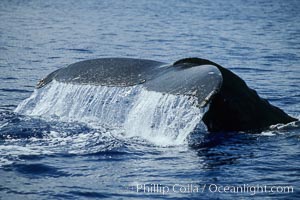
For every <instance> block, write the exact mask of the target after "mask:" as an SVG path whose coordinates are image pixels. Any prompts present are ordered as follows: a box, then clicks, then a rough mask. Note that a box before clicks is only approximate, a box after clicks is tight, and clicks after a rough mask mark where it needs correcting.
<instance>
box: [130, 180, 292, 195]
mask: <svg viewBox="0 0 300 200" xmlns="http://www.w3.org/2000/svg"><path fill="white" fill-rule="evenodd" d="M130 190H132V191H134V192H136V193H145V194H146V193H148V194H162V195H166V194H168V193H204V192H209V193H216V194H218V193H223V194H224V193H232V194H233V193H240V194H242V193H245V194H249V195H256V194H261V193H266V194H276V193H277V194H278V193H293V192H294V187H293V186H290V185H260V184H256V185H251V184H241V185H221V184H214V183H210V184H192V183H191V184H176V183H175V184H170V185H163V184H157V183H151V184H136V185H134V186H132V187H130Z"/></svg>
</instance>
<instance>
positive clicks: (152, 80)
mask: <svg viewBox="0 0 300 200" xmlns="http://www.w3.org/2000/svg"><path fill="white" fill-rule="evenodd" d="M52 80H56V81H58V82H64V83H72V84H91V85H100V86H112V87H113V86H119V87H129V86H134V85H138V84H141V85H142V86H143V87H144V88H145V89H147V90H149V91H156V92H161V93H168V94H175V95H187V96H195V97H197V100H198V106H199V107H205V106H208V111H207V112H206V113H205V114H204V116H203V118H202V120H203V122H204V123H205V125H206V126H207V130H208V131H209V132H219V131H247V132H251V131H262V130H265V129H267V128H268V127H269V126H270V125H274V124H279V123H282V124H286V123H290V122H293V121H297V119H295V118H293V117H291V116H289V115H288V114H286V113H285V112H284V111H283V110H281V109H280V108H278V107H275V106H273V105H271V104H270V103H269V102H268V101H267V100H266V99H263V98H261V97H260V96H259V95H258V94H257V92H256V91H255V90H253V89H251V88H249V87H248V86H247V84H246V83H245V81H244V80H242V79H241V78H240V77H239V76H237V75H236V74H234V73H233V72H231V71H230V70H228V69H226V68H224V67H222V66H221V65H219V64H217V63H214V62H212V61H210V60H206V59H202V58H185V59H181V60H178V61H176V62H174V63H173V64H168V63H163V62H158V61H153V60H145V59H134V58H101V59H93V60H86V61H81V62H77V63H74V64H71V65H69V66H67V67H65V68H61V69H58V70H56V71H54V72H52V73H50V74H49V75H48V76H46V77H45V78H44V79H42V80H41V81H40V82H39V83H38V85H37V88H41V87H44V86H45V85H47V84H48V83H50V82H51V81H52Z"/></svg>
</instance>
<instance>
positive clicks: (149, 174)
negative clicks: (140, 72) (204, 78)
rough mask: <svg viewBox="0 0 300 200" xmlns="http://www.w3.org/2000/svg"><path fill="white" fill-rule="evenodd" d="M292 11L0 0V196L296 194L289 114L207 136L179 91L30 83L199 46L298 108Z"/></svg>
mask: <svg viewBox="0 0 300 200" xmlns="http://www.w3.org/2000/svg"><path fill="white" fill-rule="evenodd" d="M299 10H300V2H299V1H298V0H294V1H293V0H285V1H276V0H275V1H266V0H258V1H243V0H228V1H221V0H216V1H211V0H202V1H196V0H194V1H193V0H187V1H181V0H170V1H159V0H157V1H156V0H154V1H147V0H139V1H137V0H136V1H133V0H125V1H108V0H103V1H96V0H87V1H75V0H73V1H72V0H64V1H61V0H53V1H42V0H40V1H38V0H36V1H21V0H20V1H17V0H1V1H0V199H3V200H9V199H39V200H40V199H100V198H106V199H234V198H237V199H299V198H300V128H299V124H289V125H287V126H282V125H276V126H274V127H272V129H270V130H268V131H264V132H262V133H253V134H247V133H215V134H209V133H208V132H207V131H206V129H205V126H204V125H203V124H202V123H201V116H202V115H203V113H204V112H205V109H202V110H200V109H199V108H196V107H195V106H194V104H193V99H188V98H186V97H184V96H175V95H163V94H160V93H155V92H149V91H145V90H143V89H141V88H140V87H139V86H136V87H129V88H118V87H111V88H109V87H103V86H102V87H100V86H92V85H84V86H79V85H70V84H65V83H58V82H55V81H54V82H52V83H51V84H49V85H47V86H46V87H44V88H42V89H41V90H39V91H36V90H35V85H36V83H37V82H38V80H40V79H41V78H44V77H45V76H46V75H47V74H49V73H50V72H52V71H54V70H56V69H59V68H62V67H65V66H67V65H69V64H71V63H74V62H78V61H82V60H87V59H94V58H104V57H132V58H143V59H152V60H157V61H163V62H167V63H172V62H174V61H176V60H178V59H181V58H186V57H200V58H206V59H210V60H212V61H214V62H216V63H218V64H220V65H222V66H224V67H227V68H229V69H230V70H232V71H233V72H234V73H236V74H238V75H239V76H240V77H242V78H243V79H244V80H245V81H246V82H247V84H248V85H249V86H250V87H252V88H253V89H255V90H257V92H258V93H259V94H260V96H261V97H263V98H267V99H268V100H269V101H270V102H271V103H272V104H274V105H276V106H278V107H280V108H282V109H283V110H284V111H285V112H287V113H288V114H290V115H291V116H294V117H296V118H298V119H299V118H300V12H299ZM228 115H230V113H228ZM262 188H266V190H263V189H262Z"/></svg>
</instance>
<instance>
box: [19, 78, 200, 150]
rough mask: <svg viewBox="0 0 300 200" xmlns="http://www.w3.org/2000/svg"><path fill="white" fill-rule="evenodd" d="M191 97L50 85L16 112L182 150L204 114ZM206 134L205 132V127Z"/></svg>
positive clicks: (136, 88) (131, 89)
mask: <svg viewBox="0 0 300 200" xmlns="http://www.w3.org/2000/svg"><path fill="white" fill-rule="evenodd" d="M196 104H197V99H196V98H194V97H189V96H180V95H178V96H177V95H171V94H162V93H158V92H153V91H147V90H145V89H143V88H142V86H133V87H107V86H94V85H76V84H67V83H60V82H57V81H53V82H52V83H51V84H49V85H47V86H46V87H44V88H41V89H38V90H35V91H34V93H33V94H32V96H31V97H29V98H28V99H26V100H24V101H23V102H22V103H21V104H20V105H19V106H18V107H17V108H16V110H15V111H16V112H18V113H20V114H25V115H29V116H40V117H42V118H44V119H48V120H53V119H55V120H60V121H64V122H74V121H77V122H84V123H87V124H88V125H91V126H92V127H99V126H106V127H110V128H113V129H119V130H122V132H123V133H124V135H125V136H128V137H131V136H139V137H142V138H144V139H147V140H149V141H151V142H153V143H154V144H159V145H172V144H181V143H183V142H184V140H185V138H186V136H187V135H188V134H189V133H190V132H192V131H193V129H194V128H195V127H196V126H197V125H198V124H199V123H201V118H202V115H203V113H204V110H203V109H200V108H198V107H197V106H196ZM203 128H204V126H203Z"/></svg>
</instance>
